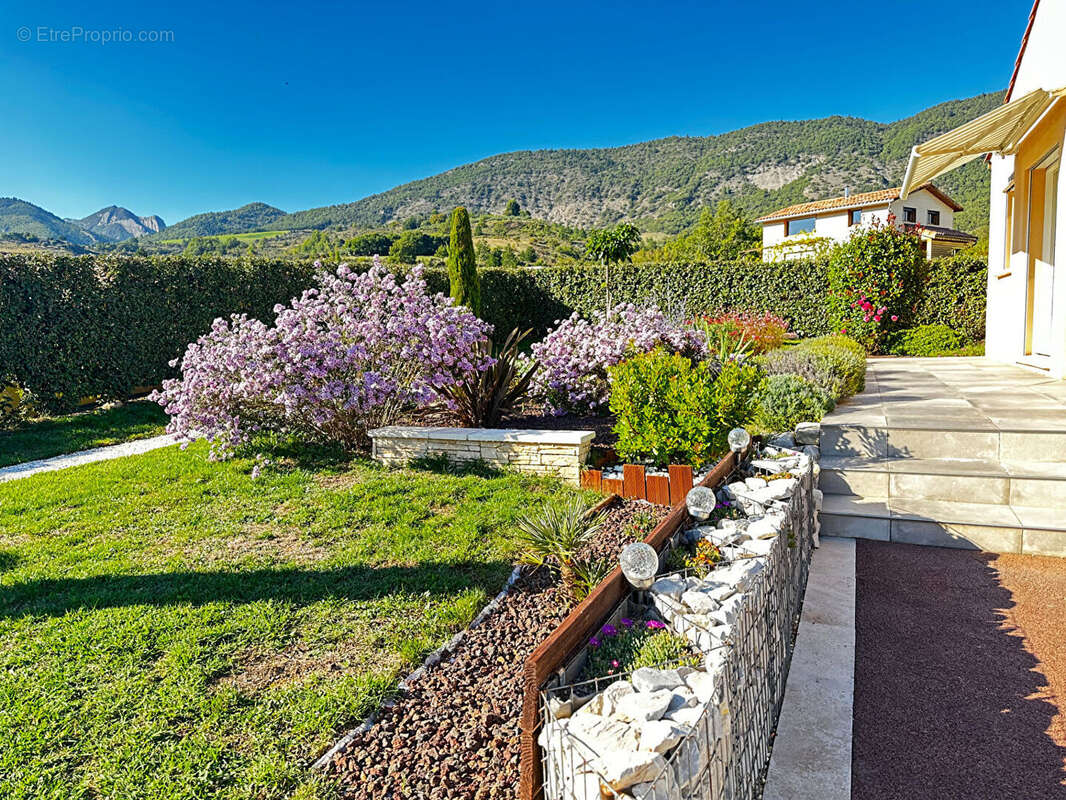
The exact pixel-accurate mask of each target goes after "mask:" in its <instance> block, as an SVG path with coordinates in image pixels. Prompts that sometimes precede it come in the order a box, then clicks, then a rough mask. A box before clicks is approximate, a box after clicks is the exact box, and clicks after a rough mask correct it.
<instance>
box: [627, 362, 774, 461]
mask: <svg viewBox="0 0 1066 800" xmlns="http://www.w3.org/2000/svg"><path fill="white" fill-rule="evenodd" d="M610 376H611V405H610V408H611V411H612V412H613V413H614V415H615V417H616V418H617V421H616V423H615V427H614V430H615V433H616V434H617V435H618V442H617V443H616V444H615V451H616V452H617V453H618V455H619V456H621V457H622V458H630V459H644V458H647V459H650V460H651V461H652V463H654V464H655V465H656V466H666V465H668V464H671V463H673V464H692V465H693V466H697V467H699V466H703V465H704V464H706V463H707V462H708V461H710V460H711V459H712V458H713V456H714V454H715V453H717V452H719V451H721V450H723V449H724V448H725V447H726V436H727V435H728V434H729V431H730V430H731V429H732V428H735V427H737V426H738V425H743V424H745V423H747V422H748V421H750V420H751V418H752V417H753V416H754V396H755V393H756V389H757V387H758V384H759V381H760V380H761V373H760V372H759V370H758V368H757V367H755V366H753V365H749V364H739V363H736V362H727V363H726V364H724V365H722V366H721V367H718V366H717V365H716V364H715V363H713V362H710V361H700V362H696V363H693V362H692V361H691V360H689V359H687V358H685V357H684V356H682V355H679V354H677V353H673V354H670V353H664V352H662V351H661V350H657V351H655V352H652V353H645V354H643V355H639V356H635V357H633V358H631V359H629V360H628V361H623V362H622V363H621V364H618V365H616V366H614V367H612V368H611V370H610Z"/></svg>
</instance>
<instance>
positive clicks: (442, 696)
mask: <svg viewBox="0 0 1066 800" xmlns="http://www.w3.org/2000/svg"><path fill="white" fill-rule="evenodd" d="M668 511H669V509H667V508H664V507H662V506H650V505H648V504H646V503H636V502H629V503H624V504H621V505H618V506H615V507H614V509H612V510H611V511H610V512H609V517H608V525H607V526H606V528H605V530H604V531H603V532H602V534H601V535H600V536H599V537H598V538H597V540H596V542H594V543H593V545H592V546H591V547H590V548H589V549H588V552H587V555H595V556H600V557H607V556H609V557H614V556H616V555H617V554H618V552H619V550H620V549H621V547H622V546H624V545H625V544H628V543H629V542H631V541H634V540H635V539H636V538H638V537H637V536H636V535H635V534H634V533H633V528H632V525H633V521H634V519H635V518H636V517H637V515H639V514H641V513H644V514H648V513H651V514H652V515H653V521H654V522H658V520H660V519H662V518H663V517H664V516H666V514H667V513H668ZM646 533H647V530H642V531H641V533H640V538H642V537H643V536H644V535H645V534H646ZM570 608H571V603H570V601H569V599H568V597H567V596H566V595H565V593H564V592H563V590H562V588H561V587H560V586H559V585H558V584H557V583H556V581H555V580H554V578H553V577H552V576H550V575H549V574H548V572H547V571H546V570H538V571H537V572H535V573H533V574H532V575H530V576H526V577H522V578H520V579H519V580H518V582H517V583H516V584H515V586H514V588H513V589H512V591H511V593H510V594H509V595H507V596H506V597H505V598H504V599H503V600H502V602H501V603H500V606H499V608H498V609H497V611H496V612H495V613H493V614H491V615H490V616H489V617H488V618H487V619H486V620H485V621H484V622H483V623H482V624H481V625H480V626H479V627H477V628H475V629H473V630H472V631H470V632H469V633H468V634H467V636H466V638H465V639H464V640H463V642H462V643H461V644H460V645H459V647H458V649H457V651H456V653H455V654H454V656H453V657H452V658H451V659H450V660H448V661H446V662H443V663H442V664H440V665H439V666H437V667H434V668H432V669H430V670H427V671H426V672H425V673H424V674H423V675H422V676H421V677H420V678H418V679H416V680H414V681H412V682H411V683H410V684H409V694H408V696H407V697H405V698H404V699H402V700H401V701H400V702H398V703H397V704H396V705H395V706H393V707H392V708H388V709H384V710H383V712H382V714H381V717H380V719H379V720H378V721H377V722H376V723H375V724H374V725H373V726H372V727H371V728H370V729H369V730H368V731H366V732H365V733H361V734H359V735H357V736H356V737H355V739H354V740H353V741H352V742H351V743H350V744H349V745H348V746H347V747H345V748H344V749H342V750H341V751H340V752H339V753H338V754H337V755H336V756H334V758H333V760H332V762H331V763H330V764H329V766H328V767H327V770H326V771H327V773H328V774H330V775H332V776H335V777H340V778H341V781H342V790H341V796H342V797H343V798H346V800H355V799H356V798H359V799H360V800H362V799H363V798H366V799H367V800H369V798H374V800H392V799H393V798H428V799H429V800H436V799H437V798H464V800H488V799H489V798H494V799H495V798H501V799H502V798H508V799H510V798H514V797H515V795H516V792H517V791H518V776H519V738H518V718H519V715H520V712H521V708H522V667H523V664H524V662H525V659H526V657H527V656H528V655H529V654H530V653H531V652H532V651H533V649H534V648H535V647H536V646H537V645H538V644H540V642H541V641H542V640H543V638H544V637H545V636H546V635H547V634H548V633H550V632H551V631H552V630H554V629H555V627H556V626H557V625H558V624H559V623H560V622H562V620H563V619H565V617H566V615H567V614H568V613H569V611H570Z"/></svg>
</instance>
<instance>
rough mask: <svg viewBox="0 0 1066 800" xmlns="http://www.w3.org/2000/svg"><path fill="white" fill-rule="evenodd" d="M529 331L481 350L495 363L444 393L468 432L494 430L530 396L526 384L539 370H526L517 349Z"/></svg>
mask: <svg viewBox="0 0 1066 800" xmlns="http://www.w3.org/2000/svg"><path fill="white" fill-rule="evenodd" d="M530 333H531V331H528V330H527V331H522V332H519V330H518V329H517V328H515V329H514V330H513V331H511V332H510V333H509V334H508V335H507V338H506V339H505V340H504V341H503V344H501V345H500V346H499V347H497V346H496V345H495V344H493V343H491V342H490V343H489V344H487V345H482V346H481V354H482V355H483V356H486V357H491V358H492V359H494V361H493V364H492V366H490V367H489V368H488V369H485V370H474V371H471V372H469V373H467V374H466V375H465V376H464V377H463V378H462V380H460V381H459V382H458V383H456V384H455V385H453V386H448V387H445V389H444V393H445V394H446V395H447V396H448V398H449V400H451V405H452V406H453V411H454V412H455V413H456V414H457V415H458V417H459V421H460V424H462V425H463V426H465V427H470V428H494V427H496V426H497V425H499V424H500V419H501V418H502V417H503V415H504V414H506V413H507V412H509V411H511V410H513V409H514V407H515V406H516V405H517V404H518V402H519V401H520V400H521V399H522V398H523V397H525V396H526V394H527V393H528V392H529V383H530V381H531V380H532V379H533V375H534V374H535V373H536V371H537V370H538V369H539V368H540V364H539V363H538V362H536V361H533V362H532V363H531V364H529V365H528V366H526V365H524V364H523V363H522V361H521V354H520V353H519V349H518V347H519V345H520V344H521V343H522V342H523V341H524V340H525V339H526V337H528V336H529V334H530Z"/></svg>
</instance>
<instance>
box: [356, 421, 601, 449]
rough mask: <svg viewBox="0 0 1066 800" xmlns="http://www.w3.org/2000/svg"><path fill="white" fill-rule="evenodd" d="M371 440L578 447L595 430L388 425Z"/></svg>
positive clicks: (590, 437) (374, 432) (589, 439)
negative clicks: (513, 443) (418, 440)
mask: <svg viewBox="0 0 1066 800" xmlns="http://www.w3.org/2000/svg"><path fill="white" fill-rule="evenodd" d="M369 436H370V438H371V439H378V438H382V439H427V440H431V439H438V440H439V439H448V440H454V441H469V442H517V443H519V444H565V445H578V444H585V443H586V442H591V441H592V440H593V439H594V438H596V432H595V431H582V430H544V429H529V430H526V429H523V428H435V427H422V426H419V425H389V426H388V427H385V428H375V429H374V430H372V431H370V432H369Z"/></svg>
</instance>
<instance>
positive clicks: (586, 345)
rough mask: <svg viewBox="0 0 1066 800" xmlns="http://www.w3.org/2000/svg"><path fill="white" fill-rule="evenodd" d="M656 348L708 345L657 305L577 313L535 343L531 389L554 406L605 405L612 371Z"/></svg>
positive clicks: (698, 349)
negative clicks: (536, 364)
mask: <svg viewBox="0 0 1066 800" xmlns="http://www.w3.org/2000/svg"><path fill="white" fill-rule="evenodd" d="M656 348H662V349H664V350H666V351H668V352H672V353H682V354H684V355H688V356H695V355H702V354H703V352H704V350H705V347H704V342H703V337H702V336H701V335H700V334H699V332H697V331H695V330H693V329H692V328H690V327H688V326H684V325H678V324H676V323H673V322H671V321H670V320H668V319H667V318H666V316H665V315H663V313H662V312H661V311H659V310H657V309H654V308H638V307H636V306H632V305H623V306H616V307H615V308H614V309H613V310H612V311H611V313H610V314H603V313H602V312H599V313H596V314H594V315H593V318H592V319H590V320H589V319H584V318H583V317H580V316H578V315H577V314H574V315H573V316H571V317H570V318H569V319H566V320H563V321H562V322H560V323H559V324H558V326H557V327H556V328H555V330H553V331H551V332H550V333H549V334H548V335H547V336H546V337H545V338H544V339H543V340H542V341H540V342H538V343H537V344H534V345H533V347H532V351H533V357H534V358H536V359H537V360H538V361H539V362H540V364H541V369H540V371H539V372H538V373H537V375H536V377H535V378H534V380H533V386H532V391H533V393H534V394H535V395H537V396H539V397H541V398H542V399H544V400H545V401H546V402H547V403H548V405H549V406H551V407H552V408H553V409H554V410H555V411H560V412H561V411H576V412H593V413H596V412H600V411H603V410H604V409H605V408H606V406H607V404H608V402H609V400H610V388H609V386H608V375H607V371H608V370H609V369H610V368H611V367H613V366H614V365H615V364H618V363H619V362H621V361H623V360H625V359H626V358H628V357H630V356H633V355H636V354H639V353H648V352H651V351H652V350H655V349H656Z"/></svg>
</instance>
